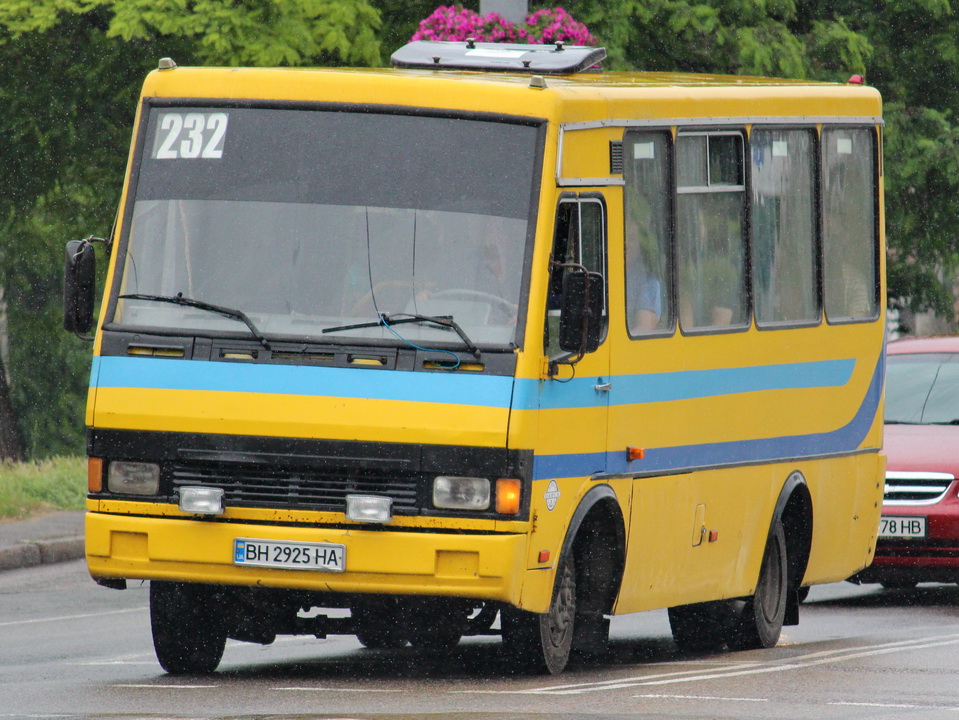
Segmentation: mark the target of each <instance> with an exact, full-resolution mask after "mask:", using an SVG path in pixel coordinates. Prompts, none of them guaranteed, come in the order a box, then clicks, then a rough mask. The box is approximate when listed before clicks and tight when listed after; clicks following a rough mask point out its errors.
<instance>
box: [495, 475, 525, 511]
mask: <svg viewBox="0 0 959 720" xmlns="http://www.w3.org/2000/svg"><path fill="white" fill-rule="evenodd" d="M522 496H523V493H522V484H521V483H520V481H519V480H517V479H516V478H500V479H499V480H497V481H496V512H498V513H502V514H503V515H519V506H520V500H521V499H522Z"/></svg>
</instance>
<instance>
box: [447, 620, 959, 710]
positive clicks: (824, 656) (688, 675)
mask: <svg viewBox="0 0 959 720" xmlns="http://www.w3.org/2000/svg"><path fill="white" fill-rule="evenodd" d="M955 644H959V633H954V634H950V635H942V636H930V637H925V638H913V639H911V640H897V641H894V642H888V643H881V644H879V645H873V646H861V647H854V648H842V649H836V650H821V651H818V652H814V653H807V654H806V655H799V656H796V657H792V658H784V659H781V660H774V661H771V662H767V663H764V664H762V665H759V666H757V665H756V664H755V663H744V664H739V665H730V666H729V667H727V668H724V669H721V670H715V671H697V670H682V671H679V672H675V673H661V674H654V675H645V676H637V677H631V678H620V679H619V680H602V681H598V682H591V683H579V684H572V685H553V686H549V687H541V688H532V689H528V690H459V691H456V692H458V693H476V694H517V695H577V694H581V693H587V692H596V691H604V690H621V689H625V688H631V687H643V686H656V685H670V684H675V683H687V682H697V681H701V680H716V679H723V678H729V677H738V676H744V675H761V674H766V673H773V672H783V671H786V670H800V669H803V668H808V667H815V666H817V665H826V664H829V663H837V662H842V661H844V660H852V659H855V658H861V657H870V656H873V655H886V654H889V653H896V652H908V651H910V650H923V649H926V648H932V647H941V646H944V645H955Z"/></svg>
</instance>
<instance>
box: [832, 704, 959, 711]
mask: <svg viewBox="0 0 959 720" xmlns="http://www.w3.org/2000/svg"><path fill="white" fill-rule="evenodd" d="M826 704H827V705H848V706H850V707H875V708H894V709H901V708H904V709H908V710H959V707H957V706H955V705H907V704H905V703H901V704H900V703H895V704H894V703H867V702H828V703H826Z"/></svg>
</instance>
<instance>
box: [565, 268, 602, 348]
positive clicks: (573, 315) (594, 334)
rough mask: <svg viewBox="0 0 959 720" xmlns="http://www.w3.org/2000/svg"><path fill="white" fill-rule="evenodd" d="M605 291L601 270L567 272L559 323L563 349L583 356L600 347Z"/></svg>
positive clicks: (574, 269) (575, 269)
mask: <svg viewBox="0 0 959 720" xmlns="http://www.w3.org/2000/svg"><path fill="white" fill-rule="evenodd" d="M605 294H606V293H605V292H604V286H603V276H602V275H600V274H599V273H594V272H587V271H586V270H585V269H582V268H572V269H570V270H569V271H568V272H566V273H565V274H564V276H563V302H562V308H561V314H560V323H559V347H560V349H561V350H564V351H566V352H571V353H577V354H578V355H580V356H582V355H585V354H586V353H591V352H593V351H594V350H596V348H598V347H599V341H600V337H601V336H602V332H603V297H604V296H605Z"/></svg>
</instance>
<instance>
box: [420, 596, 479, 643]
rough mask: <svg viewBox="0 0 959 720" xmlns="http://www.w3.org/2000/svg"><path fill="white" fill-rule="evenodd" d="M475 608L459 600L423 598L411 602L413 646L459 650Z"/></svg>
mask: <svg viewBox="0 0 959 720" xmlns="http://www.w3.org/2000/svg"><path fill="white" fill-rule="evenodd" d="M471 610H472V606H471V605H470V604H468V603H463V602H459V601H457V600H448V599H434V598H422V599H416V600H414V601H412V602H411V603H410V607H409V608H408V611H407V612H408V617H407V627H408V628H409V637H410V645H412V646H413V647H417V648H424V649H427V650H449V649H450V648H453V647H456V645H457V644H458V643H459V641H460V638H462V637H463V633H464V632H466V630H467V625H468V620H469V613H470V611H471Z"/></svg>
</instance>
